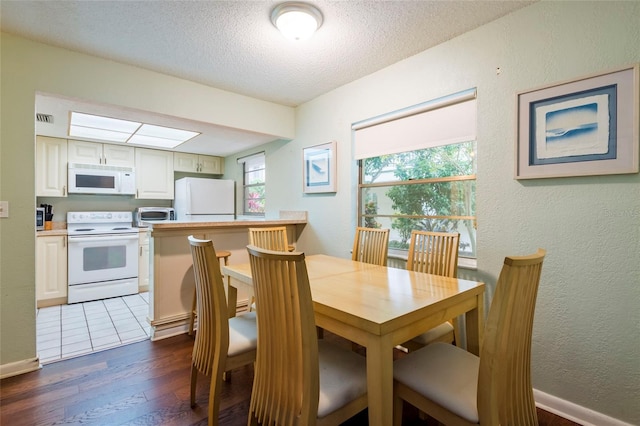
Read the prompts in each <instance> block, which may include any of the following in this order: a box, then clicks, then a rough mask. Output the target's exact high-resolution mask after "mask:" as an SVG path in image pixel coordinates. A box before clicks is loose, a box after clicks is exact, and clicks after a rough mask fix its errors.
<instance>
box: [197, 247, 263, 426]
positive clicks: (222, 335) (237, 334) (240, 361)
mask: <svg viewBox="0 0 640 426" xmlns="http://www.w3.org/2000/svg"><path fill="white" fill-rule="evenodd" d="M188 238H189V244H190V246H191V256H192V257H193V273H194V276H195V281H196V295H197V298H198V303H197V309H198V332H197V333H196V338H195V342H194V344H193V353H192V354H191V407H192V408H193V407H195V403H196V394H195V392H196V381H197V379H198V373H199V372H200V373H202V374H205V375H207V376H210V377H211V384H210V388H209V425H210V426H211V425H214V424H218V413H219V411H220V392H221V386H222V378H223V374H224V372H225V371H230V370H232V369H234V368H238V367H241V366H243V365H246V364H251V363H253V362H254V361H255V359H256V345H257V339H258V337H257V327H256V315H255V313H247V314H244V315H239V316H236V317H232V318H229V313H228V308H227V298H226V296H225V292H224V283H223V282H222V274H221V272H220V262H219V260H218V258H217V257H216V252H215V249H214V247H213V242H211V240H199V239H196V238H194V237H193V236H192V235H190V236H189V237H188Z"/></svg>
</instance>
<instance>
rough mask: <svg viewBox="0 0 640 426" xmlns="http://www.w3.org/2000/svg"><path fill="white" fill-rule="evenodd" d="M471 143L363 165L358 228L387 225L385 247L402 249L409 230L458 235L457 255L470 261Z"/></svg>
mask: <svg viewBox="0 0 640 426" xmlns="http://www.w3.org/2000/svg"><path fill="white" fill-rule="evenodd" d="M475 170H476V165H475V142H465V143H461V144H455V145H445V146H441V147H435V148H429V149H424V150H418V151H411V152H405V153H399V154H393V155H384V156H380V157H375V158H367V159H365V160H363V176H362V185H361V200H362V205H363V211H362V212H361V213H362V223H363V224H364V226H368V227H374V228H379V227H382V224H381V221H386V222H388V223H389V225H387V226H390V227H391V229H392V231H393V232H392V236H391V238H390V241H389V246H390V247H391V248H398V249H407V248H408V246H409V240H410V237H411V231H412V230H413V229H416V230H424V231H439V232H460V233H461V244H460V247H461V255H463V254H464V253H466V254H467V255H469V256H471V257H475Z"/></svg>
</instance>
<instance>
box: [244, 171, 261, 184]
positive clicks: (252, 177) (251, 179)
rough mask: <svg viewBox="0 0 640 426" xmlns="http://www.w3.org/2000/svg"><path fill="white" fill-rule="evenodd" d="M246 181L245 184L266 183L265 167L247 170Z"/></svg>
mask: <svg viewBox="0 0 640 426" xmlns="http://www.w3.org/2000/svg"><path fill="white" fill-rule="evenodd" d="M244 181H245V185H255V184H257V183H264V169H260V170H256V171H250V172H247V173H246V174H245V177H244Z"/></svg>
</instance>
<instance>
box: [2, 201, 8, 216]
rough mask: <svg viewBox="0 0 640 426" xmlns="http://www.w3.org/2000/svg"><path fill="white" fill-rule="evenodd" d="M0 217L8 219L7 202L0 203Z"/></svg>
mask: <svg viewBox="0 0 640 426" xmlns="http://www.w3.org/2000/svg"><path fill="white" fill-rule="evenodd" d="M0 217H9V202H8V201H0Z"/></svg>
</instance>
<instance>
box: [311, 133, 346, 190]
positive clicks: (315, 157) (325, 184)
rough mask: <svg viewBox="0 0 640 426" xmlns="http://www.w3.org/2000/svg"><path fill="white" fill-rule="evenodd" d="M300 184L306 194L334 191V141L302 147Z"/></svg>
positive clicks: (335, 183)
mask: <svg viewBox="0 0 640 426" xmlns="http://www.w3.org/2000/svg"><path fill="white" fill-rule="evenodd" d="M302 180H303V182H302V185H303V189H304V192H305V193H307V194H313V193H320V192H336V191H337V187H338V186H337V181H336V142H335V141H332V142H328V143H324V144H321V145H315V146H310V147H308V148H303V149H302Z"/></svg>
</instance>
